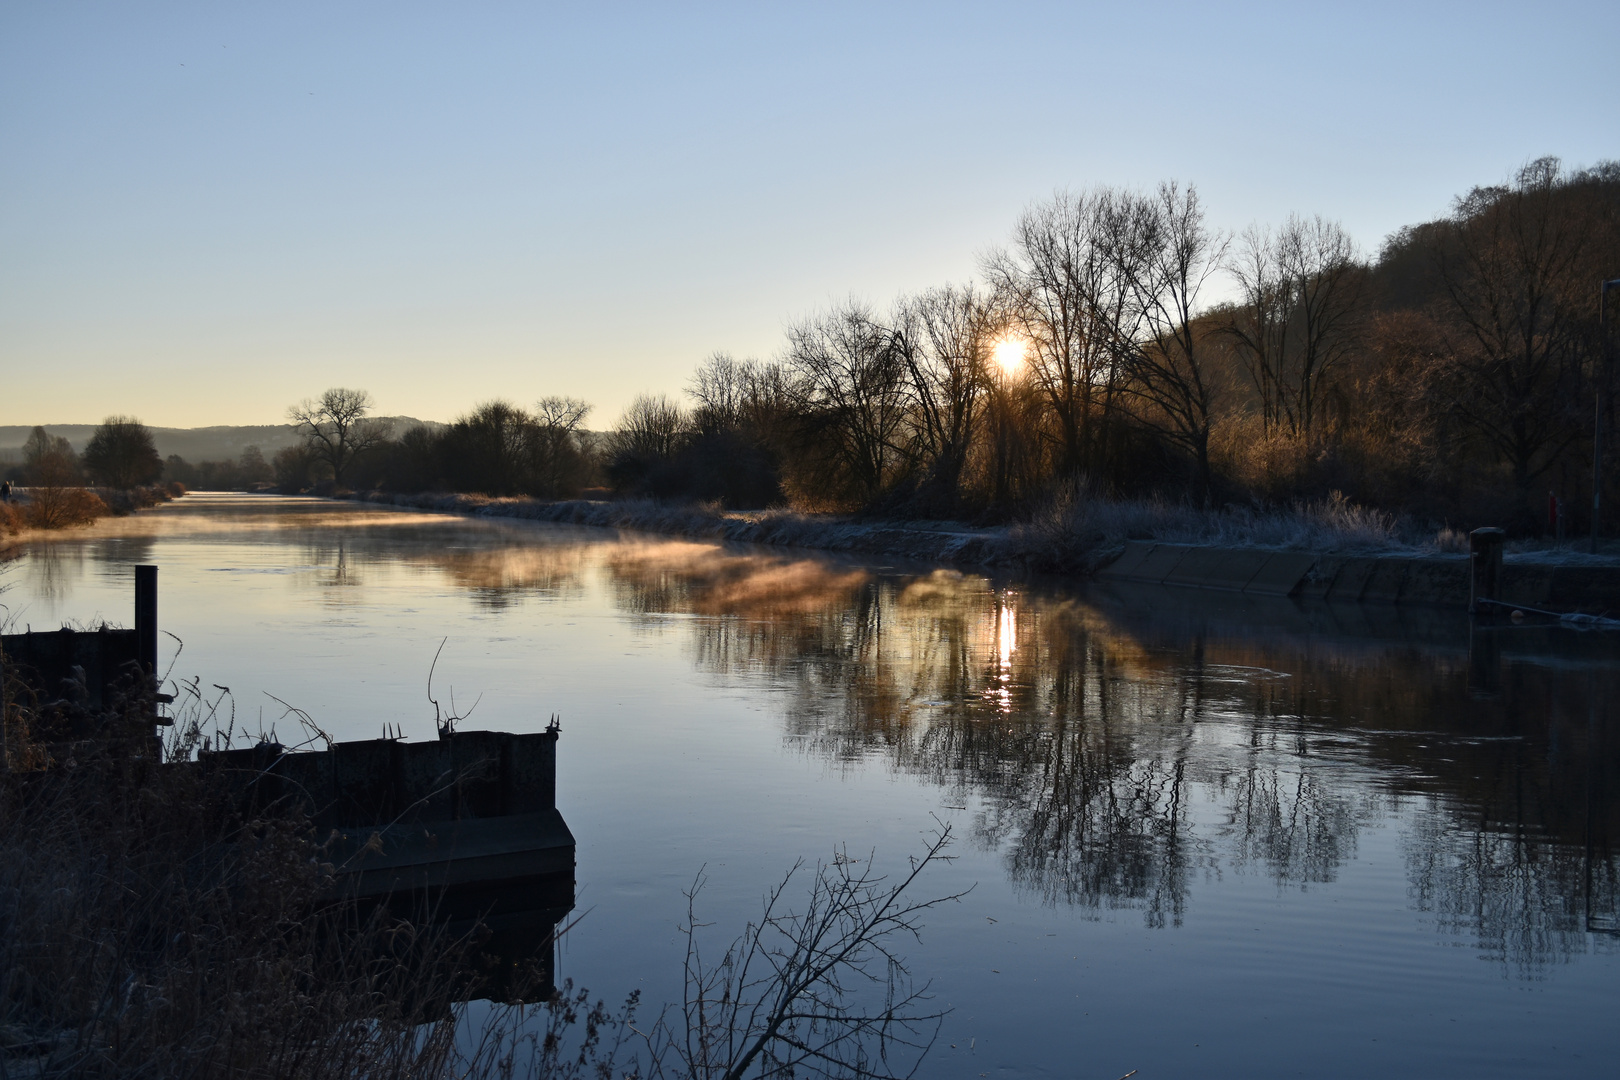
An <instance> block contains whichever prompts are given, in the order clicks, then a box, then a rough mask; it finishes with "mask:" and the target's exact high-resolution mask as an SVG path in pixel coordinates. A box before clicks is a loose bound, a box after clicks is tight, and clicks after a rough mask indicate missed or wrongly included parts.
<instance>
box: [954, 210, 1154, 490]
mask: <svg viewBox="0 0 1620 1080" xmlns="http://www.w3.org/2000/svg"><path fill="white" fill-rule="evenodd" d="M1128 210H1129V205H1128V200H1127V199H1126V198H1125V197H1124V196H1123V194H1122V193H1120V192H1117V191H1115V190H1113V189H1110V188H1098V189H1096V190H1093V191H1087V192H1081V193H1079V194H1073V193H1070V192H1060V193H1059V194H1057V195H1055V196H1054V197H1053V198H1052V199H1050V200H1048V201H1047V202H1044V203H1041V204H1039V205H1036V206H1034V207H1031V208H1030V209H1029V210H1027V211H1025V212H1024V213H1023V214H1022V215H1020V217H1019V219H1018V222H1017V224H1016V225H1015V226H1014V227H1013V242H1012V245H1011V247H1010V248H1008V249H1006V250H1004V251H1001V252H997V253H995V254H993V255H992V256H991V257H990V258H989V259H988V260H987V261H986V263H985V271H986V273H987V275H988V276H989V279H990V283H991V285H992V286H993V287H994V288H995V290H996V293H997V297H998V302H999V303H1000V305H1001V307H1002V308H1003V310H1004V311H1005V312H1006V314H1007V318H1008V320H1009V321H1010V322H1011V323H1012V325H1013V328H1014V329H1015V330H1016V331H1017V332H1018V334H1019V335H1020V336H1021V337H1022V338H1023V339H1024V340H1026V341H1027V342H1029V361H1028V362H1029V376H1030V379H1031V382H1032V383H1033V385H1034V386H1035V387H1036V388H1037V389H1038V390H1039V392H1040V395H1041V397H1042V398H1043V399H1044V401H1045V404H1046V407H1047V410H1048V412H1049V413H1050V415H1051V417H1052V420H1053V423H1054V425H1055V427H1056V432H1055V435H1056V441H1057V471H1058V473H1059V475H1061V476H1063V477H1065V478H1068V477H1075V476H1079V475H1080V474H1082V473H1095V472H1098V471H1106V469H1107V468H1108V466H1109V464H1110V460H1111V447H1110V444H1109V440H1108V436H1109V434H1110V433H1111V432H1112V430H1113V429H1114V428H1115V427H1116V426H1117V425H1116V424H1115V423H1114V421H1115V419H1116V415H1115V414H1116V412H1117V405H1118V397H1119V390H1120V382H1121V378H1122V375H1123V365H1124V361H1125V359H1126V356H1127V350H1126V348H1125V345H1126V343H1128V342H1130V341H1132V340H1133V339H1134V337H1135V326H1134V323H1133V319H1134V317H1136V316H1137V315H1139V309H1138V308H1136V307H1135V305H1133V304H1132V302H1131V295H1130V287H1129V282H1128V279H1127V278H1126V277H1125V276H1124V275H1122V274H1121V272H1120V265H1119V260H1120V258H1121V257H1122V256H1123V255H1126V254H1129V251H1128V249H1123V248H1121V246H1120V244H1119V242H1118V235H1119V231H1120V229H1121V218H1122V214H1124V213H1126V212H1128Z"/></svg>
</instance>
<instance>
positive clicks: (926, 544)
mask: <svg viewBox="0 0 1620 1080" xmlns="http://www.w3.org/2000/svg"><path fill="white" fill-rule="evenodd" d="M354 498H356V499H359V500H361V501H365V502H373V503H381V504H385V505H389V506H399V507H408V508H411V509H417V510H436V511H440V512H444V513H459V514H469V515H473V516H478V517H489V518H516V519H520V520H525V521H546V522H553V523H557V524H568V525H589V526H595V527H599V528H611V529H627V530H631V531H635V532H650V533H659V534H663V535H669V536H682V537H687V538H690V539H698V540H717V541H729V542H734V543H746V544H763V545H768V546H772V547H798V548H813V549H817V550H822V551H834V552H840V553H849V554H863V555H878V556H886V557H891V558H904V559H914V560H919V561H925V562H942V563H955V564H963V565H970V566H980V567H987V568H997V569H1008V570H1016V571H1020V572H1035V573H1052V574H1065V575H1077V576H1086V577H1096V578H1099V579H1102V580H1111V581H1120V582H1136V583H1142V584H1160V585H1176V586H1183V587H1187V588H1202V589H1214V590H1221V591H1228V592H1242V593H1250V594H1260V595H1269V596H1296V597H1306V598H1316V599H1323V600H1330V601H1343V602H1352V603H1387V604H1422V605H1429V606H1437V607H1454V608H1464V607H1467V605H1468V588H1469V586H1468V566H1469V563H1468V556H1467V554H1466V546H1467V536H1466V534H1463V533H1460V532H1451V531H1449V530H1447V531H1442V532H1441V533H1440V534H1438V535H1437V536H1434V537H1432V538H1429V539H1426V540H1424V539H1414V538H1410V537H1408V538H1402V537H1400V536H1399V535H1398V534H1397V533H1396V530H1395V524H1394V522H1393V521H1391V520H1389V519H1387V518H1381V517H1379V516H1378V515H1376V514H1372V513H1369V512H1366V511H1361V510H1358V509H1356V508H1352V507H1346V506H1344V505H1343V504H1333V503H1330V504H1325V505H1323V506H1318V507H1304V508H1301V509H1298V510H1294V511H1284V512H1279V513H1275V514H1259V513H1250V512H1228V513H1225V514H1205V515H1199V514H1196V513H1194V512H1192V511H1187V510H1184V509H1181V508H1177V507H1164V506H1159V505H1156V504H1147V503H1143V504H1132V503H1116V504H1095V503H1094V504H1087V505H1085V506H1081V507H1075V508H1060V509H1058V510H1057V511H1055V512H1053V513H1051V514H1048V515H1046V516H1045V517H1038V518H1036V519H1035V520H1034V521H1032V522H1029V523H1027V524H1023V525H1016V526H1003V527H998V528H974V527H971V526H968V525H965V524H962V523H959V522H948V521H945V522H940V521H933V522H909V521H908V522H884V521H863V520H856V519H852V518H846V517H838V516H834V515H817V514H803V513H798V512H795V511H791V510H767V511H759V512H753V513H745V512H739V511H723V510H718V509H714V508H711V507H707V506H702V505H690V504H688V505H670V504H664V503H658V502H653V501H651V500H621V501H613V502H607V501H594V500H586V499H573V500H565V501H560V502H545V501H541V500H538V499H526V498H491V497H488V496H483V495H459V494H435V493H427V494H419V495H398V494H388V493H381V492H370V493H362V494H357V495H355V496H354ZM1500 598H1501V599H1502V600H1504V601H1506V602H1508V603H1512V604H1520V605H1525V606H1527V607H1533V608H1541V609H1546V610H1553V611H1560V612H1566V611H1567V612H1582V613H1586V614H1593V615H1603V614H1610V615H1612V614H1614V613H1616V612H1620V557H1617V556H1616V554H1615V553H1614V552H1613V551H1612V550H1611V551H1608V552H1606V553H1605V554H1602V555H1598V556H1592V555H1588V554H1586V553H1584V552H1581V551H1577V550H1575V549H1574V548H1573V547H1571V546H1554V545H1539V546H1537V545H1530V546H1526V547H1524V548H1522V549H1521V550H1518V551H1511V552H1510V553H1509V554H1508V555H1507V556H1506V559H1505V562H1504V566H1503V576H1502V591H1501V597H1500Z"/></svg>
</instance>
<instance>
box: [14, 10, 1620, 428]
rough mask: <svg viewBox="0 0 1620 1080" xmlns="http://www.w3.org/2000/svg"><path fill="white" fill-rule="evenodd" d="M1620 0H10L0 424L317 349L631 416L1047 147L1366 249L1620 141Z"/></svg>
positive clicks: (298, 380)
mask: <svg viewBox="0 0 1620 1080" xmlns="http://www.w3.org/2000/svg"><path fill="white" fill-rule="evenodd" d="M1616 40H1620V5H1615V4H1612V3H1584V4H1579V5H1577V4H1558V3H1545V2H1543V3H1537V4H1534V5H1531V4H1524V3H1515V4H1511V5H1496V4H1485V3H1468V4H1427V3H1421V2H1414V0H1407V2H1403V3H1397V4H1388V5H1380V4H1368V3H1358V4H1333V5H1328V4H1300V3H1292V4H1274V5H1273V4H1209V3H1203V4H1185V5H1181V4H1146V3H1131V4H1124V3H1114V4H1086V3H1070V4H1051V5H1048V4H1019V3H1005V4H983V3H980V4H951V3H944V2H935V3H926V4H879V3H866V4H852V5H847V6H840V5H837V4H831V3H825V2H822V3H814V4H792V3H773V4H757V3H756V4H748V5H711V4H668V3H664V4H646V5H641V4H610V3H600V4H569V5H563V4H542V3H523V4H502V3H480V2H468V3H454V4H452V3H439V4H411V3H403V2H392V3H378V4H370V3H344V2H333V0H326V2H321V3H300V2H295V0H278V2H277V3H274V4H245V3H228V2H220V0H214V2H210V3H206V4H164V3H141V2H131V0H124V2H119V3H103V4H91V3H47V2H44V0H11V2H9V3H6V4H4V5H0V424H36V423H43V424H50V423H94V422H96V421H98V420H99V419H101V418H102V417H103V416H105V415H108V414H110V413H125V414H133V415H135V416H138V417H139V418H141V419H142V420H144V421H145V422H147V423H148V424H154V425H162V426H174V427H194V426H203V425H211V424H263V423H278V422H281V421H282V420H283V419H284V417H285V413H286V409H287V406H288V405H290V404H291V403H293V402H295V401H297V400H299V399H301V398H305V397H309V396H313V395H317V394H319V393H320V392H321V391H322V390H324V389H325V388H327V387H329V386H350V387H360V388H365V389H368V390H370V391H371V393H372V394H373V396H374V397H375V399H376V402H377V408H378V411H379V412H380V413H383V414H387V415H409V416H416V417H420V418H423V419H433V420H450V419H452V418H454V417H455V416H456V415H458V414H460V413H462V412H465V411H467V410H468V409H470V408H471V407H473V406H474V405H476V404H478V403H479V402H482V401H486V400H489V399H491V398H495V397H504V398H507V399H509V400H512V401H515V402H517V403H519V404H528V403H532V402H533V401H534V400H536V399H537V398H540V397H542V396H546V395H551V394H565V395H571V396H574V397H580V398H583V399H585V400H586V401H589V402H591V403H592V404H593V406H594V408H595V411H594V412H593V413H592V415H591V417H590V419H589V420H588V424H589V426H591V427H596V428H605V427H608V426H611V424H612V423H613V421H614V419H615V418H616V417H617V416H618V413H619V411H620V410H621V409H622V408H623V407H624V406H625V405H626V404H627V403H628V402H629V401H630V400H631V398H633V397H634V396H635V395H636V394H638V393H642V392H654V393H669V394H678V393H680V392H681V391H682V390H683V389H684V387H685V386H686V383H687V380H688V378H689V377H690V374H691V372H692V370H693V369H694V368H695V367H696V366H697V365H698V364H699V363H700V362H702V361H703V360H704V358H705V357H707V356H709V355H710V354H711V353H713V352H715V351H725V352H729V353H731V354H733V355H736V356H739V357H742V356H759V357H770V356H772V355H773V354H775V353H776V352H777V351H778V350H779V349H780V347H781V344H782V341H783V331H784V328H785V327H786V326H788V325H789V324H791V323H792V322H794V321H795V320H797V319H800V318H803V317H805V316H806V315H809V314H811V313H813V312H815V311H816V310H818V309H820V308H824V307H825V306H827V305H828V304H830V303H833V302H836V301H838V300H840V299H842V298H845V297H849V296H856V297H860V298H863V299H866V300H869V301H871V302H873V303H875V304H877V305H880V306H883V305H887V304H888V303H889V302H890V301H892V300H893V299H894V298H895V297H896V296H897V295H899V294H901V293H905V292H912V291H917V290H920V289H924V288H927V287H930V286H933V285H938V284H942V283H945V282H948V281H949V282H962V281H966V280H969V279H971V278H973V277H975V275H976V273H977V269H978V266H979V263H980V260H981V259H982V258H983V257H984V255H985V254H986V253H987V252H988V251H990V250H992V249H993V248H994V247H995V246H996V245H997V244H999V243H1001V242H1003V241H1004V240H1005V238H1006V236H1007V235H1008V231H1009V229H1010V227H1011V225H1012V223H1013V221H1014V220H1015V219H1016V217H1017V215H1018V214H1019V212H1020V211H1021V210H1022V209H1024V208H1025V207H1027V206H1029V205H1030V204H1032V203H1034V202H1036V201H1039V200H1041V199H1043V198H1046V197H1049V196H1050V195H1051V194H1052V193H1053V192H1054V191H1056V190H1058V189H1062V188H1071V189H1081V188H1086V187H1090V186H1093V185H1102V184H1106V185H1119V186H1127V187H1148V186H1151V185H1153V184H1155V183H1157V182H1159V181H1160V180H1165V179H1177V180H1180V181H1182V182H1183V183H1192V184H1195V185H1196V186H1197V188H1198V190H1199V193H1200V195H1201V197H1202V198H1203V201H1204V203H1205V206H1206V208H1207V211H1208V214H1209V220H1210V222H1211V224H1213V225H1215V226H1216V227H1218V228H1223V229H1232V230H1237V229H1242V228H1243V227H1245V226H1246V225H1248V224H1250V223H1253V222H1261V223H1267V222H1272V223H1274V222H1280V221H1282V220H1284V219H1285V218H1286V217H1287V216H1288V214H1289V213H1291V212H1302V213H1320V214H1323V215H1325V216H1327V217H1330V218H1334V219H1337V220H1339V221H1341V222H1342V223H1343V224H1344V225H1345V227H1346V228H1347V229H1348V230H1349V231H1350V233H1351V234H1352V235H1353V236H1354V237H1355V238H1356V240H1357V241H1358V242H1359V244H1360V245H1361V246H1362V248H1363V249H1364V250H1365V251H1367V252H1369V253H1376V251H1377V249H1378V247H1379V245H1380V243H1381V242H1382V240H1383V238H1384V237H1385V236H1387V235H1388V234H1389V233H1390V232H1392V231H1393V230H1395V229H1397V228H1399V227H1400V226H1402V225H1405V224H1410V223H1414V222H1418V221H1424V220H1429V219H1433V218H1435V217H1438V216H1441V215H1443V214H1445V213H1446V212H1447V211H1448V209H1449V208H1450V205H1451V201H1452V199H1453V198H1455V197H1456V196H1457V195H1459V194H1461V193H1463V192H1465V191H1467V190H1468V189H1469V188H1470V187H1473V186H1475V185H1478V184H1489V183H1497V182H1501V181H1502V180H1504V179H1506V178H1507V177H1509V176H1510V175H1511V174H1512V173H1513V171H1514V170H1516V169H1517V168H1518V167H1519V166H1520V165H1522V164H1524V163H1525V162H1527V161H1529V160H1531V159H1534V158H1537V157H1540V156H1543V155H1548V154H1552V155H1557V156H1559V157H1561V158H1562V159H1563V160H1564V161H1565V163H1566V164H1568V165H1572V166H1579V165H1590V164H1593V163H1595V162H1597V161H1599V160H1602V159H1606V158H1616V157H1620V120H1617V117H1620V110H1617V104H1620V102H1617V101H1616V92H1615V85H1614V74H1615V70H1616V60H1615V51H1614V42H1615V41H1616Z"/></svg>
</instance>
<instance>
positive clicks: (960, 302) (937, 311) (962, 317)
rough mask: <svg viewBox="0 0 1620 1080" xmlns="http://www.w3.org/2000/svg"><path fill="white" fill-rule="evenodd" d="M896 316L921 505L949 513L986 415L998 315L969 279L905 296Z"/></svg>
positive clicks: (955, 499)
mask: <svg viewBox="0 0 1620 1080" xmlns="http://www.w3.org/2000/svg"><path fill="white" fill-rule="evenodd" d="M895 322H896V324H897V329H896V338H895V348H896V351H897V353H898V355H899V356H900V358H901V359H902V360H903V361H904V363H905V366H906V372H907V374H908V376H909V378H910V384H911V399H912V408H913V411H914V417H913V420H912V428H913V435H912V439H911V448H910V449H911V456H912V458H913V460H914V462H915V463H916V466H917V469H918V471H919V476H918V477H917V482H918V491H919V497H920V500H921V505H919V507H918V509H919V510H923V511H938V512H945V513H951V512H954V510H955V504H956V502H957V500H958V496H959V492H960V488H961V483H962V474H963V470H964V469H965V468H966V465H967V460H968V454H969V452H970V451H971V450H972V448H973V445H974V442H975V441H976V439H977V438H978V435H979V428H980V426H981V423H982V421H983V416H984V410H985V404H986V391H987V388H988V372H987V371H986V367H987V365H988V362H989V361H988V356H987V354H988V352H989V349H990V342H991V338H992V337H993V334H994V330H995V328H996V326H997V323H996V319H995V316H994V314H993V313H992V310H991V305H990V304H989V303H988V302H987V300H986V298H985V297H983V296H981V295H980V294H979V293H978V292H976V291H975V290H974V288H973V287H972V286H971V285H967V286H961V287H957V286H951V285H946V286H943V287H941V288H937V289H930V290H928V291H927V292H924V293H922V294H921V295H919V296H916V297H913V298H911V299H909V300H905V301H902V302H901V303H900V304H899V306H898V311H897V315H896V318H895Z"/></svg>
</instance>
